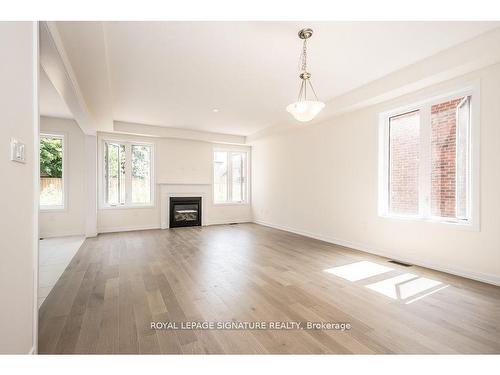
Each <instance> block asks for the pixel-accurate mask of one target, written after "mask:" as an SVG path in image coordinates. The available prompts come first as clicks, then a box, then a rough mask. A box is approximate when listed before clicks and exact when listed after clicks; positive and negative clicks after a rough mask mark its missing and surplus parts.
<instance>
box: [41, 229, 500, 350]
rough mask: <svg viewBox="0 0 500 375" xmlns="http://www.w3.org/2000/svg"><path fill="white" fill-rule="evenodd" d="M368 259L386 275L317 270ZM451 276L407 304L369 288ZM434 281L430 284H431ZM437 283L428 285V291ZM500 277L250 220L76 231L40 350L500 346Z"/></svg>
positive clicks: (48, 307)
mask: <svg viewBox="0 0 500 375" xmlns="http://www.w3.org/2000/svg"><path fill="white" fill-rule="evenodd" d="M359 261H370V262H374V263H378V264H383V265H385V266H389V267H391V268H393V271H391V272H389V273H388V274H382V275H376V276H372V277H369V278H366V279H362V280H358V281H348V280H345V279H343V278H341V277H338V276H335V275H332V274H329V273H327V272H324V270H325V269H329V268H332V267H336V266H341V265H345V264H350V263H355V262H359ZM407 272H411V273H412V274H416V275H418V276H422V277H426V278H429V279H432V280H436V281H439V282H440V283H442V284H440V285H443V286H448V287H446V288H444V289H442V290H439V291H437V292H435V293H433V294H431V295H428V296H424V294H425V293H424V292H421V293H419V294H417V295H416V297H422V298H421V299H419V300H417V301H415V302H413V303H411V304H406V302H408V301H409V299H405V300H394V299H391V298H389V297H387V296H386V295H383V294H380V293H377V292H376V291H373V290H370V289H368V288H366V285H368V284H371V283H373V282H377V281H382V280H384V279H387V278H390V277H394V276H397V275H400V274H405V273H407ZM435 289H436V288H435ZM435 289H434V290H435ZM203 320H206V321H226V320H238V321H259V320H260V321H275V320H279V321H308V320H309V321H343V322H350V323H351V324H352V327H353V328H352V329H351V330H350V331H345V332H338V331H309V330H301V331H277V330H274V331H201V330H198V331H155V330H151V329H150V322H151V321H203ZM499 322H500V288H499V287H495V286H492V285H487V284H483V283H479V282H475V281H471V280H467V279H464V278H460V277H455V276H452V275H448V274H444V273H440V272H435V271H432V270H428V269H425V268H420V267H415V266H414V267H411V268H404V267H400V266H395V265H392V264H390V263H387V259H384V258H381V257H377V256H373V255H369V254H366V253H362V252H358V251H354V250H351V249H347V248H343V247H338V246H334V245H331V244H327V243H324V242H321V241H316V240H313V239H310V238H305V237H301V236H298V235H295V234H291V233H287V232H283V231H278V230H274V229H271V228H267V227H263V226H259V225H256V224H238V225H221V226H210V227H194V228H178V229H171V230H151V231H138V232H127V233H114V234H103V235H99V236H98V237H97V238H93V239H88V240H86V241H85V243H84V245H83V246H82V248H81V249H80V250H79V252H78V253H77V255H76V256H75V258H74V259H73V261H72V262H71V264H70V265H69V266H68V268H67V269H66V271H65V272H64V273H63V275H62V276H61V278H60V279H59V281H58V282H57V284H56V285H55V287H54V289H53V290H52V292H51V293H50V294H49V296H48V297H47V299H46V300H45V302H44V304H43V305H42V307H41V309H40V324H39V352H40V353H189V354H191V353H284V354H285V353H304V354H310V353H361V354H363V353H366V354H370V353H500V328H499Z"/></svg>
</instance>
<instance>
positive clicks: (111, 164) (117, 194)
mask: <svg viewBox="0 0 500 375" xmlns="http://www.w3.org/2000/svg"><path fill="white" fill-rule="evenodd" d="M104 163H105V174H106V176H105V177H106V188H107V189H106V202H107V203H108V204H111V205H117V204H125V146H124V145H120V144H116V143H106V152H105V160H104Z"/></svg>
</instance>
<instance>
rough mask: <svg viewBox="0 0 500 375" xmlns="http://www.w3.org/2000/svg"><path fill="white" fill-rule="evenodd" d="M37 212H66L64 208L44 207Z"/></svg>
mask: <svg viewBox="0 0 500 375" xmlns="http://www.w3.org/2000/svg"><path fill="white" fill-rule="evenodd" d="M38 211H39V212H41V213H51V212H52V213H56V212H66V207H64V206H54V207H49V206H45V207H40V208H39V209H38Z"/></svg>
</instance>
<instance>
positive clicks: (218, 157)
mask: <svg viewBox="0 0 500 375" xmlns="http://www.w3.org/2000/svg"><path fill="white" fill-rule="evenodd" d="M227 198H228V197H227V152H224V151H216V152H214V200H215V202H226V201H227Z"/></svg>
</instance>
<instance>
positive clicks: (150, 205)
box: [99, 204, 156, 210]
mask: <svg viewBox="0 0 500 375" xmlns="http://www.w3.org/2000/svg"><path fill="white" fill-rule="evenodd" d="M155 207H156V205H155V204H136V205H120V206H100V207H99V209H100V210H130V209H136V208H139V209H141V208H150V209H151V208H155Z"/></svg>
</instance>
